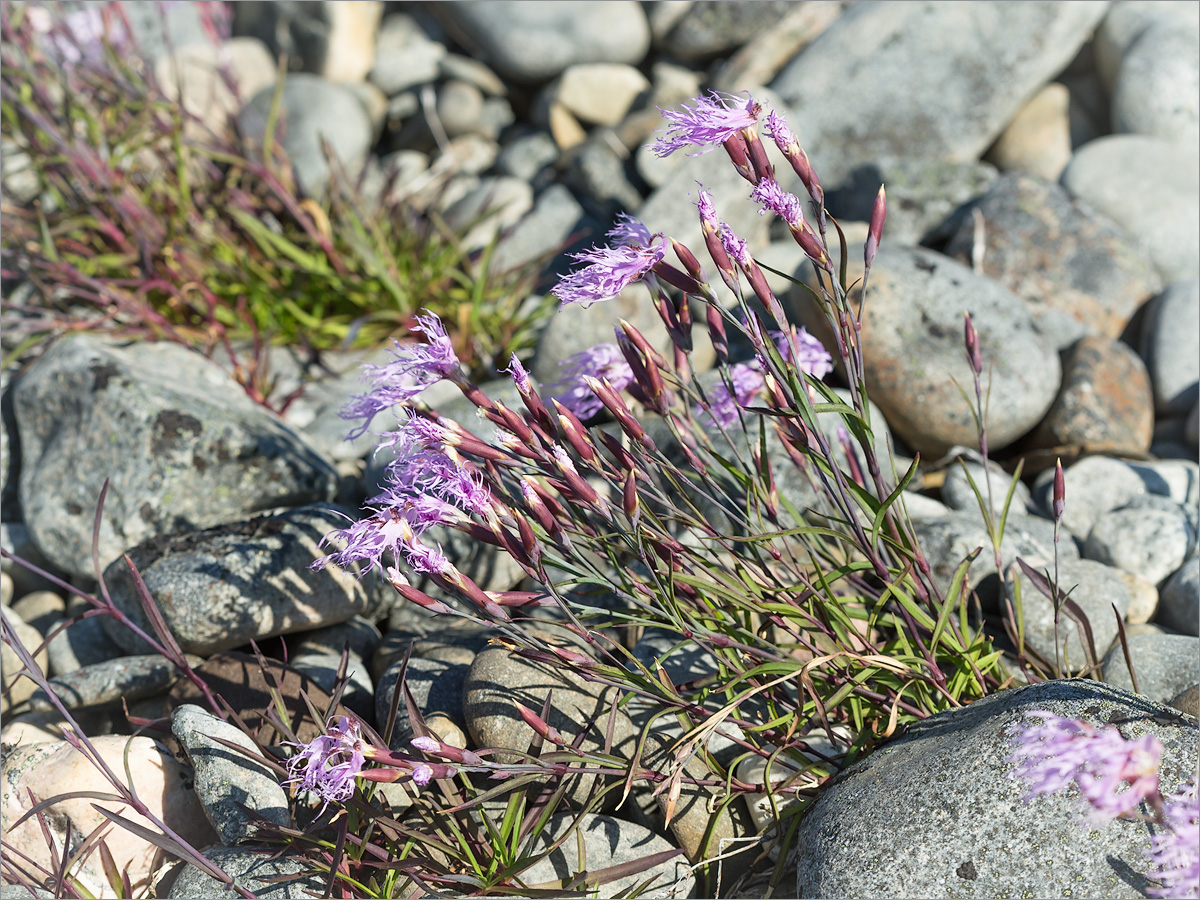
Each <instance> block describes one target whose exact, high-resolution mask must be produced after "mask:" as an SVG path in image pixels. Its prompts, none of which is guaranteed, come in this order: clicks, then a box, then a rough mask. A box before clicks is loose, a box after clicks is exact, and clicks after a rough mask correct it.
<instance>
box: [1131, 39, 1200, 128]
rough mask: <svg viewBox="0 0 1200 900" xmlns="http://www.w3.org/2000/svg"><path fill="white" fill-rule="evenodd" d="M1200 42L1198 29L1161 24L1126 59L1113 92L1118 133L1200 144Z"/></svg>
mask: <svg viewBox="0 0 1200 900" xmlns="http://www.w3.org/2000/svg"><path fill="white" fill-rule="evenodd" d="M1198 97H1200V39H1198V38H1197V32H1196V29H1195V28H1194V27H1193V28H1190V29H1189V28H1180V27H1179V26H1178V24H1176V23H1175V22H1171V21H1159V22H1155V23H1154V24H1152V25H1151V26H1150V27H1149V28H1147V29H1146V30H1145V31H1143V32H1142V33H1141V35H1140V36H1139V37H1138V38H1137V40H1135V41H1134V42H1133V43H1132V44H1131V45H1130V47H1129V48H1128V49H1127V50H1126V51H1125V55H1124V56H1123V57H1122V59H1121V68H1120V70H1119V71H1118V73H1117V82H1116V84H1115V85H1114V87H1113V98H1112V126H1113V131H1115V132H1130V133H1133V134H1148V135H1152V136H1154V137H1161V138H1167V139H1168V140H1173V141H1178V142H1180V143H1181V144H1184V145H1185V146H1193V147H1194V146H1195V145H1196V144H1197V142H1200V101H1198V100H1197V98H1198Z"/></svg>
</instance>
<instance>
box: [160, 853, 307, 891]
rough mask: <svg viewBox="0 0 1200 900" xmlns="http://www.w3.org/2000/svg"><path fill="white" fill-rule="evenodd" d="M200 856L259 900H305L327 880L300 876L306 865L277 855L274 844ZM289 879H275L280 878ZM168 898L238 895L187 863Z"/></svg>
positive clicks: (305, 870)
mask: <svg viewBox="0 0 1200 900" xmlns="http://www.w3.org/2000/svg"><path fill="white" fill-rule="evenodd" d="M204 856H205V857H206V858H207V859H210V860H212V862H214V863H216V864H217V865H218V866H219V867H220V868H221V869H223V870H224V871H225V872H226V873H227V874H229V875H230V876H232V877H233V878H235V879H237V881H238V883H239V884H241V885H242V886H243V887H245V888H247V889H248V890H251V891H253V892H254V895H255V896H256V897H261V898H262V900H309V898H311V897H312V896H313V894H314V892H316V893H320V892H322V891H324V890H325V883H326V880H327V879H324V878H321V877H320V876H319V875H304V877H301V876H302V875H303V873H305V872H307V871H308V870H309V868H310V866H309V865H308V864H307V863H305V862H303V861H301V860H300V859H298V858H294V857H289V856H287V855H283V856H280V855H279V848H278V847H277V846H262V847H254V846H242V847H210V848H209V849H208V850H205V851H204ZM289 876H290V877H291V879H292V880H284V881H276V879H278V878H280V877H285V878H286V877H289ZM167 896H168V897H175V898H179V900H196V898H197V897H204V898H205V900H238V898H240V897H241V896H242V895H241V894H239V893H238V892H237V891H235V890H234V889H233V888H232V887H226V886H225V885H224V884H223V883H222V882H220V881H218V880H217V879H215V878H213V877H212V876H211V875H209V874H208V873H207V872H203V871H201V870H200V869H197V868H196V867H195V866H193V865H191V864H190V863H189V864H187V865H186V866H185V867H184V869H183V871H182V872H181V873H180V874H179V877H178V878H176V879H175V883H174V884H173V885H172V886H171V890H170V893H168V894H167Z"/></svg>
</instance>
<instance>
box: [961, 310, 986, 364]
mask: <svg viewBox="0 0 1200 900" xmlns="http://www.w3.org/2000/svg"><path fill="white" fill-rule="evenodd" d="M963 343H965V344H966V347H967V362H969V363H970V364H971V371H972V372H974V373H975V374H976V376H978V375H979V374H980V373H981V372H982V371H983V355H982V354H981V353H980V352H979V335H978V334H976V333H975V326H974V325H972V324H971V314H970V313H964V314H963Z"/></svg>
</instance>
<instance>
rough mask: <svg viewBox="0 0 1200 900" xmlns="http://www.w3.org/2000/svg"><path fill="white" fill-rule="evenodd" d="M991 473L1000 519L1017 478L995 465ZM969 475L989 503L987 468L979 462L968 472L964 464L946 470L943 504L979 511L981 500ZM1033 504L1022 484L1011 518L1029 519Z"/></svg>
mask: <svg viewBox="0 0 1200 900" xmlns="http://www.w3.org/2000/svg"><path fill="white" fill-rule="evenodd" d="M991 473H992V477H991V485H992V490H991V497H992V513H993V515H995V516H997V517H999V515H1000V513H1001V512H1002V511H1003V509H1004V500H1005V497H1007V496H1008V489H1009V487H1010V486H1011V485H1012V480H1013V477H1012V475H1010V474H1009V473H1008V472H1005V471H1004V469H1003V468H1001V467H1000V466H999V465H997V464H995V463H993V464H992V465H991ZM968 474H969V475H970V476H971V480H973V481H974V483H975V488H976V489H977V490H978V491H979V494H980V496H982V497H983V499H984V503H985V504H986V503H987V498H988V484H987V479H986V478H985V476H984V469H983V465H982V464H981V463H977V462H966V470H965V471H964V469H963V465H962V463H960V462H959V461H955V462H954V463H952V464H951V465H950V467H949V468H947V469H946V480H945V481H944V482H943V483H942V492H941V496H942V502H943V503H945V504H946V505H947V506H948V507H950V508H951V509H959V510H978V509H979V498H978V497H976V496H975V491H974V490H972V489H971V482H970V481H968V479H967V475H968ZM1031 502H1032V501H1031V499H1030V494H1029V488H1028V487H1026V486H1025V483H1024V482H1022V481H1018V482H1017V486H1016V488H1014V490H1013V497H1012V503H1011V504H1010V505H1009V510H1008V514H1009V515H1010V516H1021V515H1025V512H1026V510H1027V508H1028V507H1029V505H1030V503H1031Z"/></svg>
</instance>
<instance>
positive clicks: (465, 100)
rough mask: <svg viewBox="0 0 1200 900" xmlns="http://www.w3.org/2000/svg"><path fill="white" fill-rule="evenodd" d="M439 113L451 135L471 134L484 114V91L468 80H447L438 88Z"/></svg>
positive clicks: (443, 125) (447, 132)
mask: <svg viewBox="0 0 1200 900" xmlns="http://www.w3.org/2000/svg"><path fill="white" fill-rule="evenodd" d="M437 114H438V118H439V119H440V120H441V123H442V127H443V128H444V129H445V130H446V134H448V135H449V136H450V137H458V136H459V135H460V134H471V133H472V132H474V131H475V130H476V129H477V128H478V126H479V119H480V116H481V115H482V114H483V91H481V90H479V88H477V87H475V85H473V84H470V83H469V82H466V81H447V82H446V83H445V84H443V85H442V86H441V87H440V88H438V98H437Z"/></svg>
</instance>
